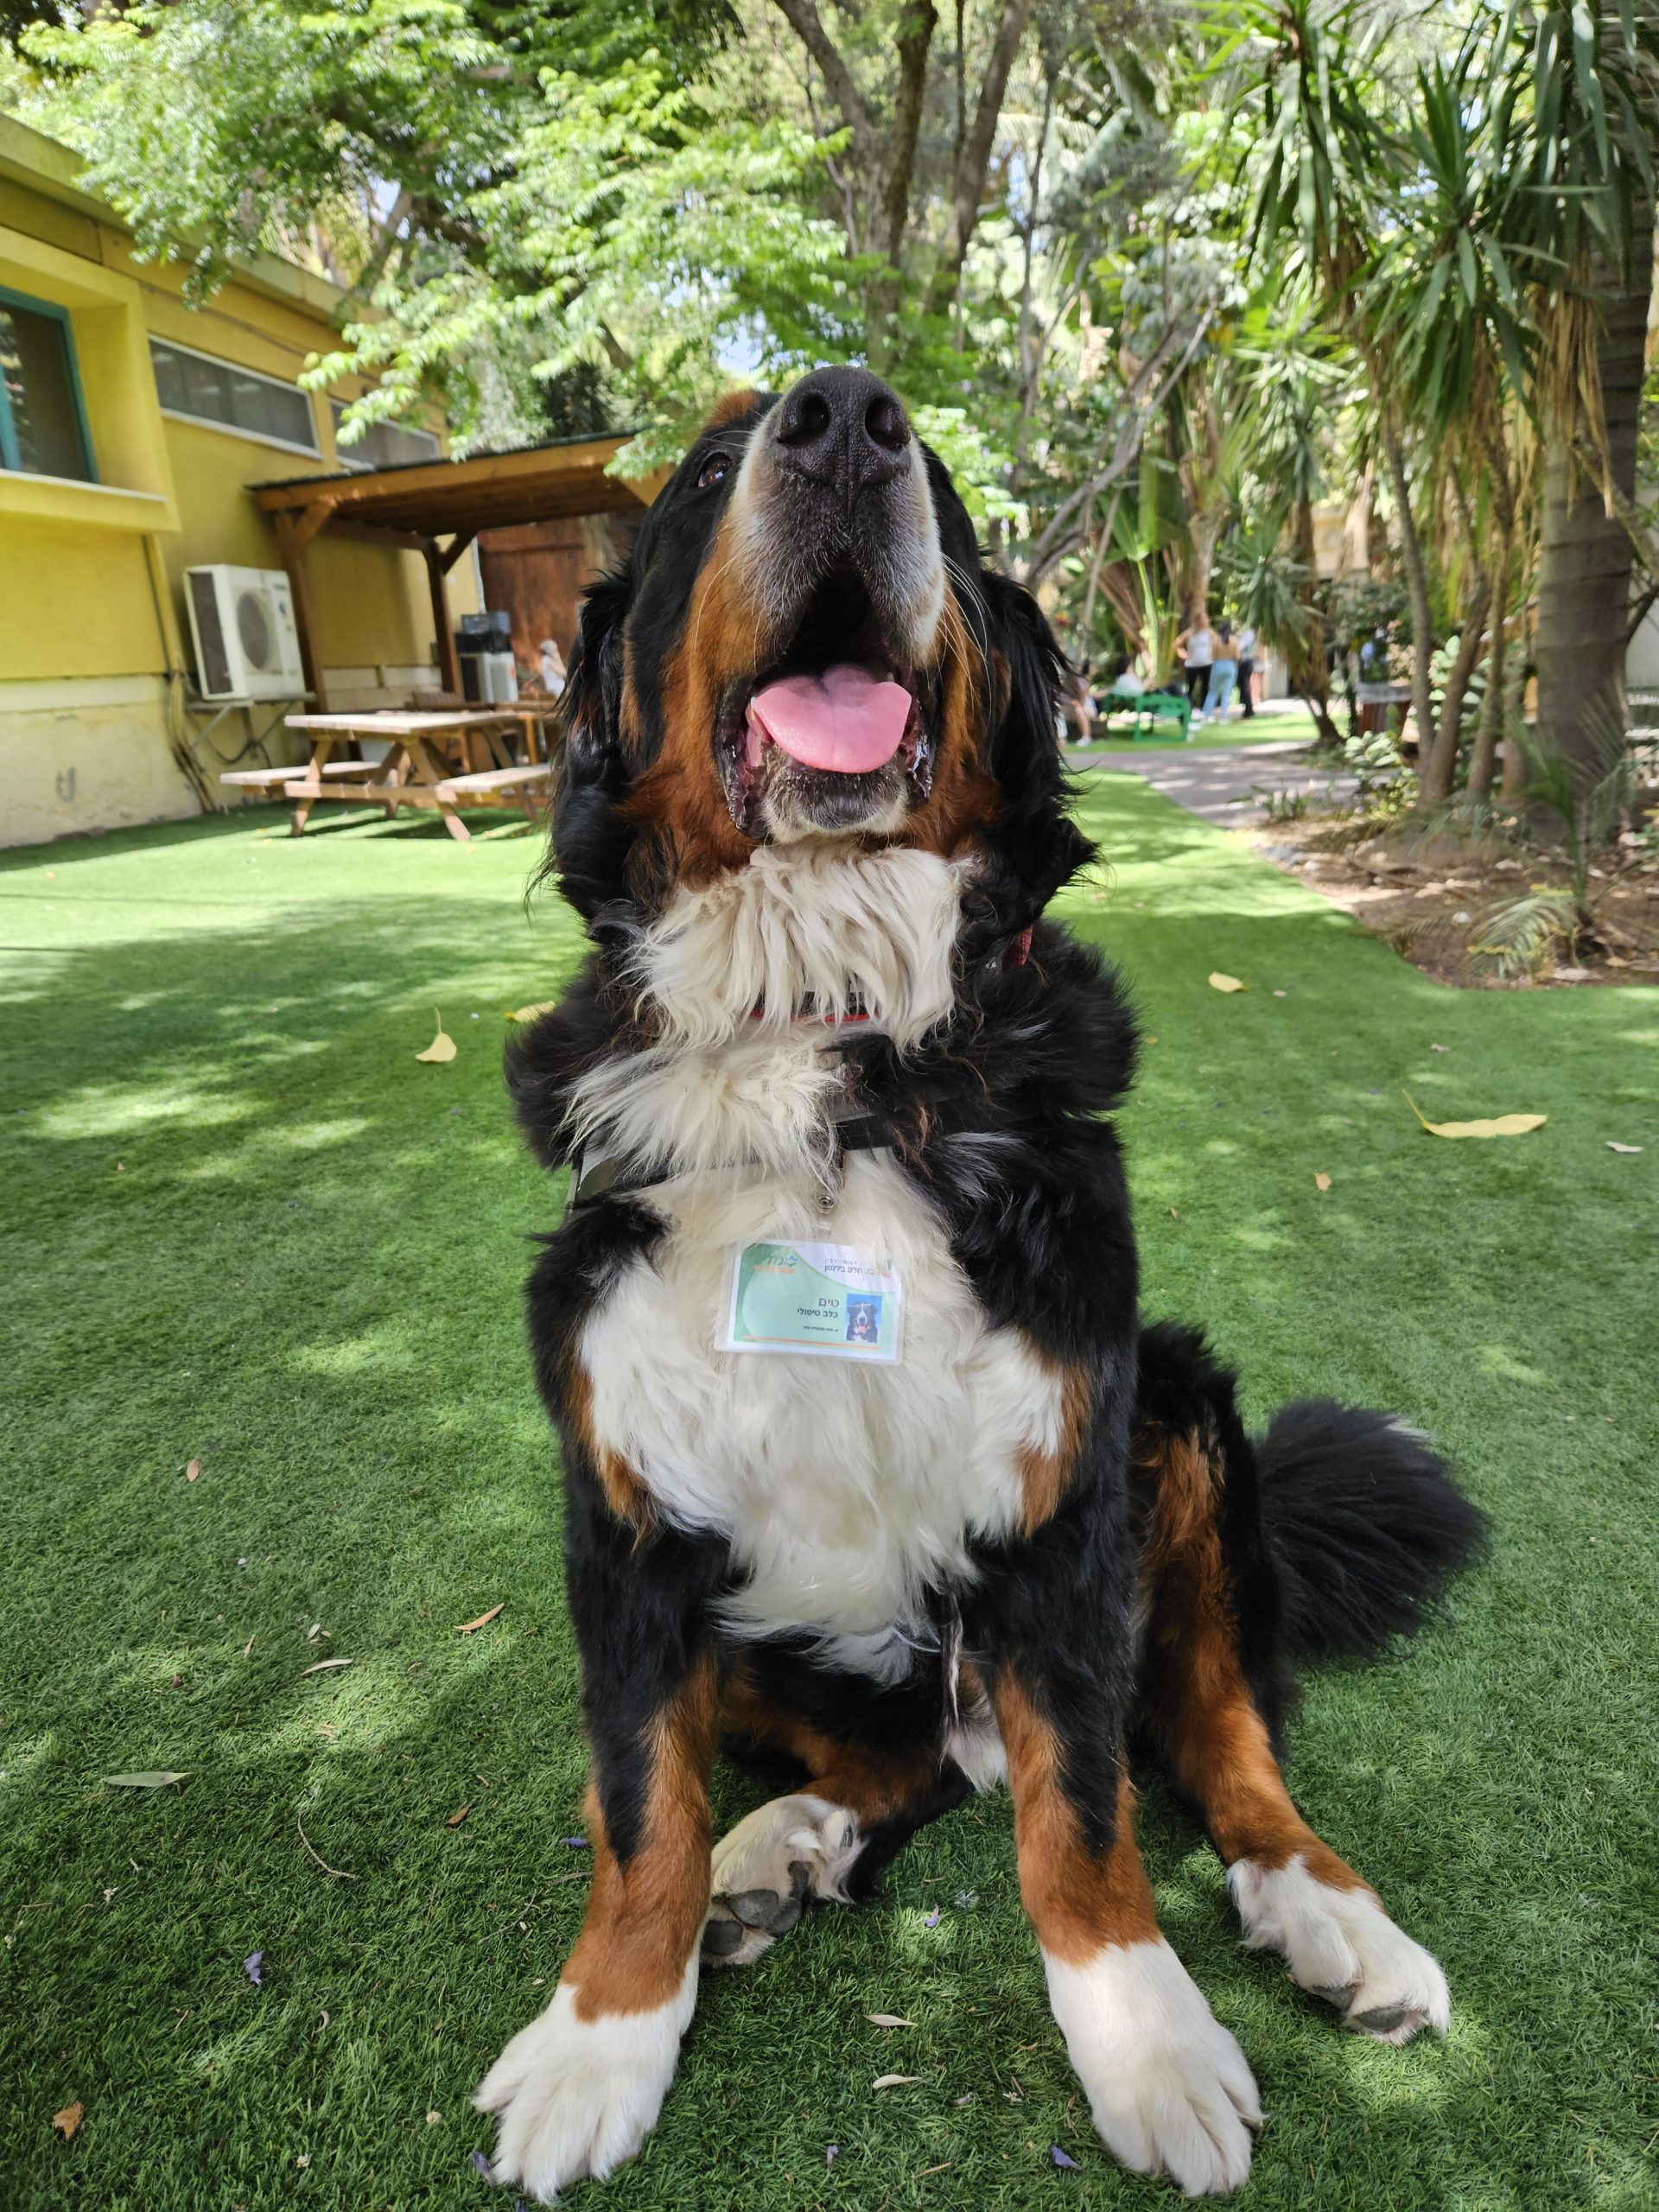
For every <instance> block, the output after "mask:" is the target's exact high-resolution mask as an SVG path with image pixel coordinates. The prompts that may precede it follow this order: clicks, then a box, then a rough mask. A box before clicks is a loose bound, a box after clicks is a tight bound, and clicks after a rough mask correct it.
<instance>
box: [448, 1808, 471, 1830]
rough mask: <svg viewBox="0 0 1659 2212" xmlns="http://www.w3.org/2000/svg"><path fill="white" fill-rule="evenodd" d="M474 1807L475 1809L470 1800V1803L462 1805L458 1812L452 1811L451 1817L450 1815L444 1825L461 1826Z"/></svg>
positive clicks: (450, 1826) (449, 1826)
mask: <svg viewBox="0 0 1659 2212" xmlns="http://www.w3.org/2000/svg"><path fill="white" fill-rule="evenodd" d="M472 1809H473V1808H472V1805H471V1803H470V1802H468V1803H467V1804H465V1805H463V1806H462V1807H461V1810H460V1811H459V1812H458V1813H451V1814H450V1815H449V1817H448V1820H447V1821H445V1822H444V1824H443V1825H444V1826H445V1827H447V1828H458V1827H460V1826H461V1822H462V1821H464V1820H465V1819H466V1817H467V1814H468V1813H470V1812H471V1811H472Z"/></svg>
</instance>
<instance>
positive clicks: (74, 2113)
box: [52, 2099, 86, 2143]
mask: <svg viewBox="0 0 1659 2212" xmlns="http://www.w3.org/2000/svg"><path fill="white" fill-rule="evenodd" d="M85 2118H86V2107H85V2106H84V2105H83V2104H82V2103H81V2102H80V2101H79V2099H77V2100H76V2101H75V2102H74V2103H73V2104H72V2105H65V2107H64V2108H63V2110H62V2111H61V2112H54V2113H53V2115H52V2125H53V2126H54V2128H56V2130H57V2132H58V2133H59V2134H60V2136H61V2137H62V2138H63V2140H64V2141H65V2142H66V2143H73V2140H74V2139H75V2134H76V2132H77V2130H78V2129H79V2126H80V2123H81V2121H82V2120H84V2119H85Z"/></svg>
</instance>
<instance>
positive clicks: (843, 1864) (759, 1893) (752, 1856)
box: [702, 1796, 862, 1967]
mask: <svg viewBox="0 0 1659 2212" xmlns="http://www.w3.org/2000/svg"><path fill="white" fill-rule="evenodd" d="M861 1842H862V1838H861V1835H860V1833H859V1827H858V1822H857V1821H856V1820H855V1818H854V1816H853V1815H852V1814H851V1813H849V1811H848V1810H847V1808H845V1806H843V1805H832V1804H831V1803H830V1802H829V1800H828V1798H825V1797H812V1796H794V1797H774V1798H773V1799H772V1802H770V1804H766V1805H760V1806H758V1807H757V1808H755V1810H754V1811H753V1813H750V1814H747V1815H746V1816H745V1817H744V1818H743V1819H742V1820H741V1821H739V1822H738V1824H737V1826H736V1827H734V1828H733V1829H732V1830H731V1832H730V1834H727V1835H723V1836H722V1837H721V1840H720V1841H719V1842H718V1843H717V1844H716V1845H715V1859H714V1872H713V1899H714V1901H713V1904H711V1906H710V1908H709V1920H708V1923H707V1925H706V1926H705V1927H704V1929H703V1931H702V1956H703V1961H704V1963H705V1964H706V1965H708V1966H713V1967H746V1966H748V1965H750V1964H751V1963H752V1962H753V1961H754V1960H756V1959H758V1958H759V1957H760V1954H761V1952H762V1951H764V1950H765V1949H766V1948H767V1946H768V1945H769V1944H771V1943H772V1942H776V1940H777V1938H778V1937H779V1936H785V1935H787V1934H788V1932H789V1930H790V1929H791V1928H793V1927H794V1925H795V1923H796V1922H797V1921H798V1919H799V1918H800V1916H801V1915H802V1913H803V1912H804V1911H805V1910H806V1908H807V1906H808V1905H809V1904H810V1903H811V1902H812V1901H813V1899H814V1898H841V1897H844V1896H845V1891H844V1890H843V1889H842V1883H843V1882H844V1880H845V1878H846V1877H847V1875H848V1874H849V1872H851V1871H852V1866H853V1863H854V1861H855V1859H857V1857H858V1853H859V1849H860V1847H861Z"/></svg>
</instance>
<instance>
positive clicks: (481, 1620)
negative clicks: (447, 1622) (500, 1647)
mask: <svg viewBox="0 0 1659 2212" xmlns="http://www.w3.org/2000/svg"><path fill="white" fill-rule="evenodd" d="M506 1602H507V1601H506V1599H505V1598H504V1599H502V1600H501V1603H500V1605H492V1606H491V1607H490V1610H489V1611H488V1612H487V1613H480V1615H479V1617H478V1618H477V1619H476V1620H475V1621H457V1622H456V1623H455V1634H456V1635H457V1636H470V1635H471V1634H472V1633H473V1631H474V1629H480V1628H487V1627H488V1626H489V1624H490V1623H491V1622H492V1621H493V1619H494V1618H495V1617H496V1615H497V1614H498V1613H499V1612H500V1611H502V1610H503V1608H504V1607H505V1605H506Z"/></svg>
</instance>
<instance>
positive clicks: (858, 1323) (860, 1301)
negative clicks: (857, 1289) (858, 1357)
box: [847, 1292, 881, 1344]
mask: <svg viewBox="0 0 1659 2212" xmlns="http://www.w3.org/2000/svg"><path fill="white" fill-rule="evenodd" d="M880 1333H881V1298H880V1293H879V1292H872V1293H871V1294H870V1295H869V1296H868V1298H849V1300H848V1301H847V1341H848V1343H849V1344H874V1342H875V1341H876V1339H877V1338H879V1337H880Z"/></svg>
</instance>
